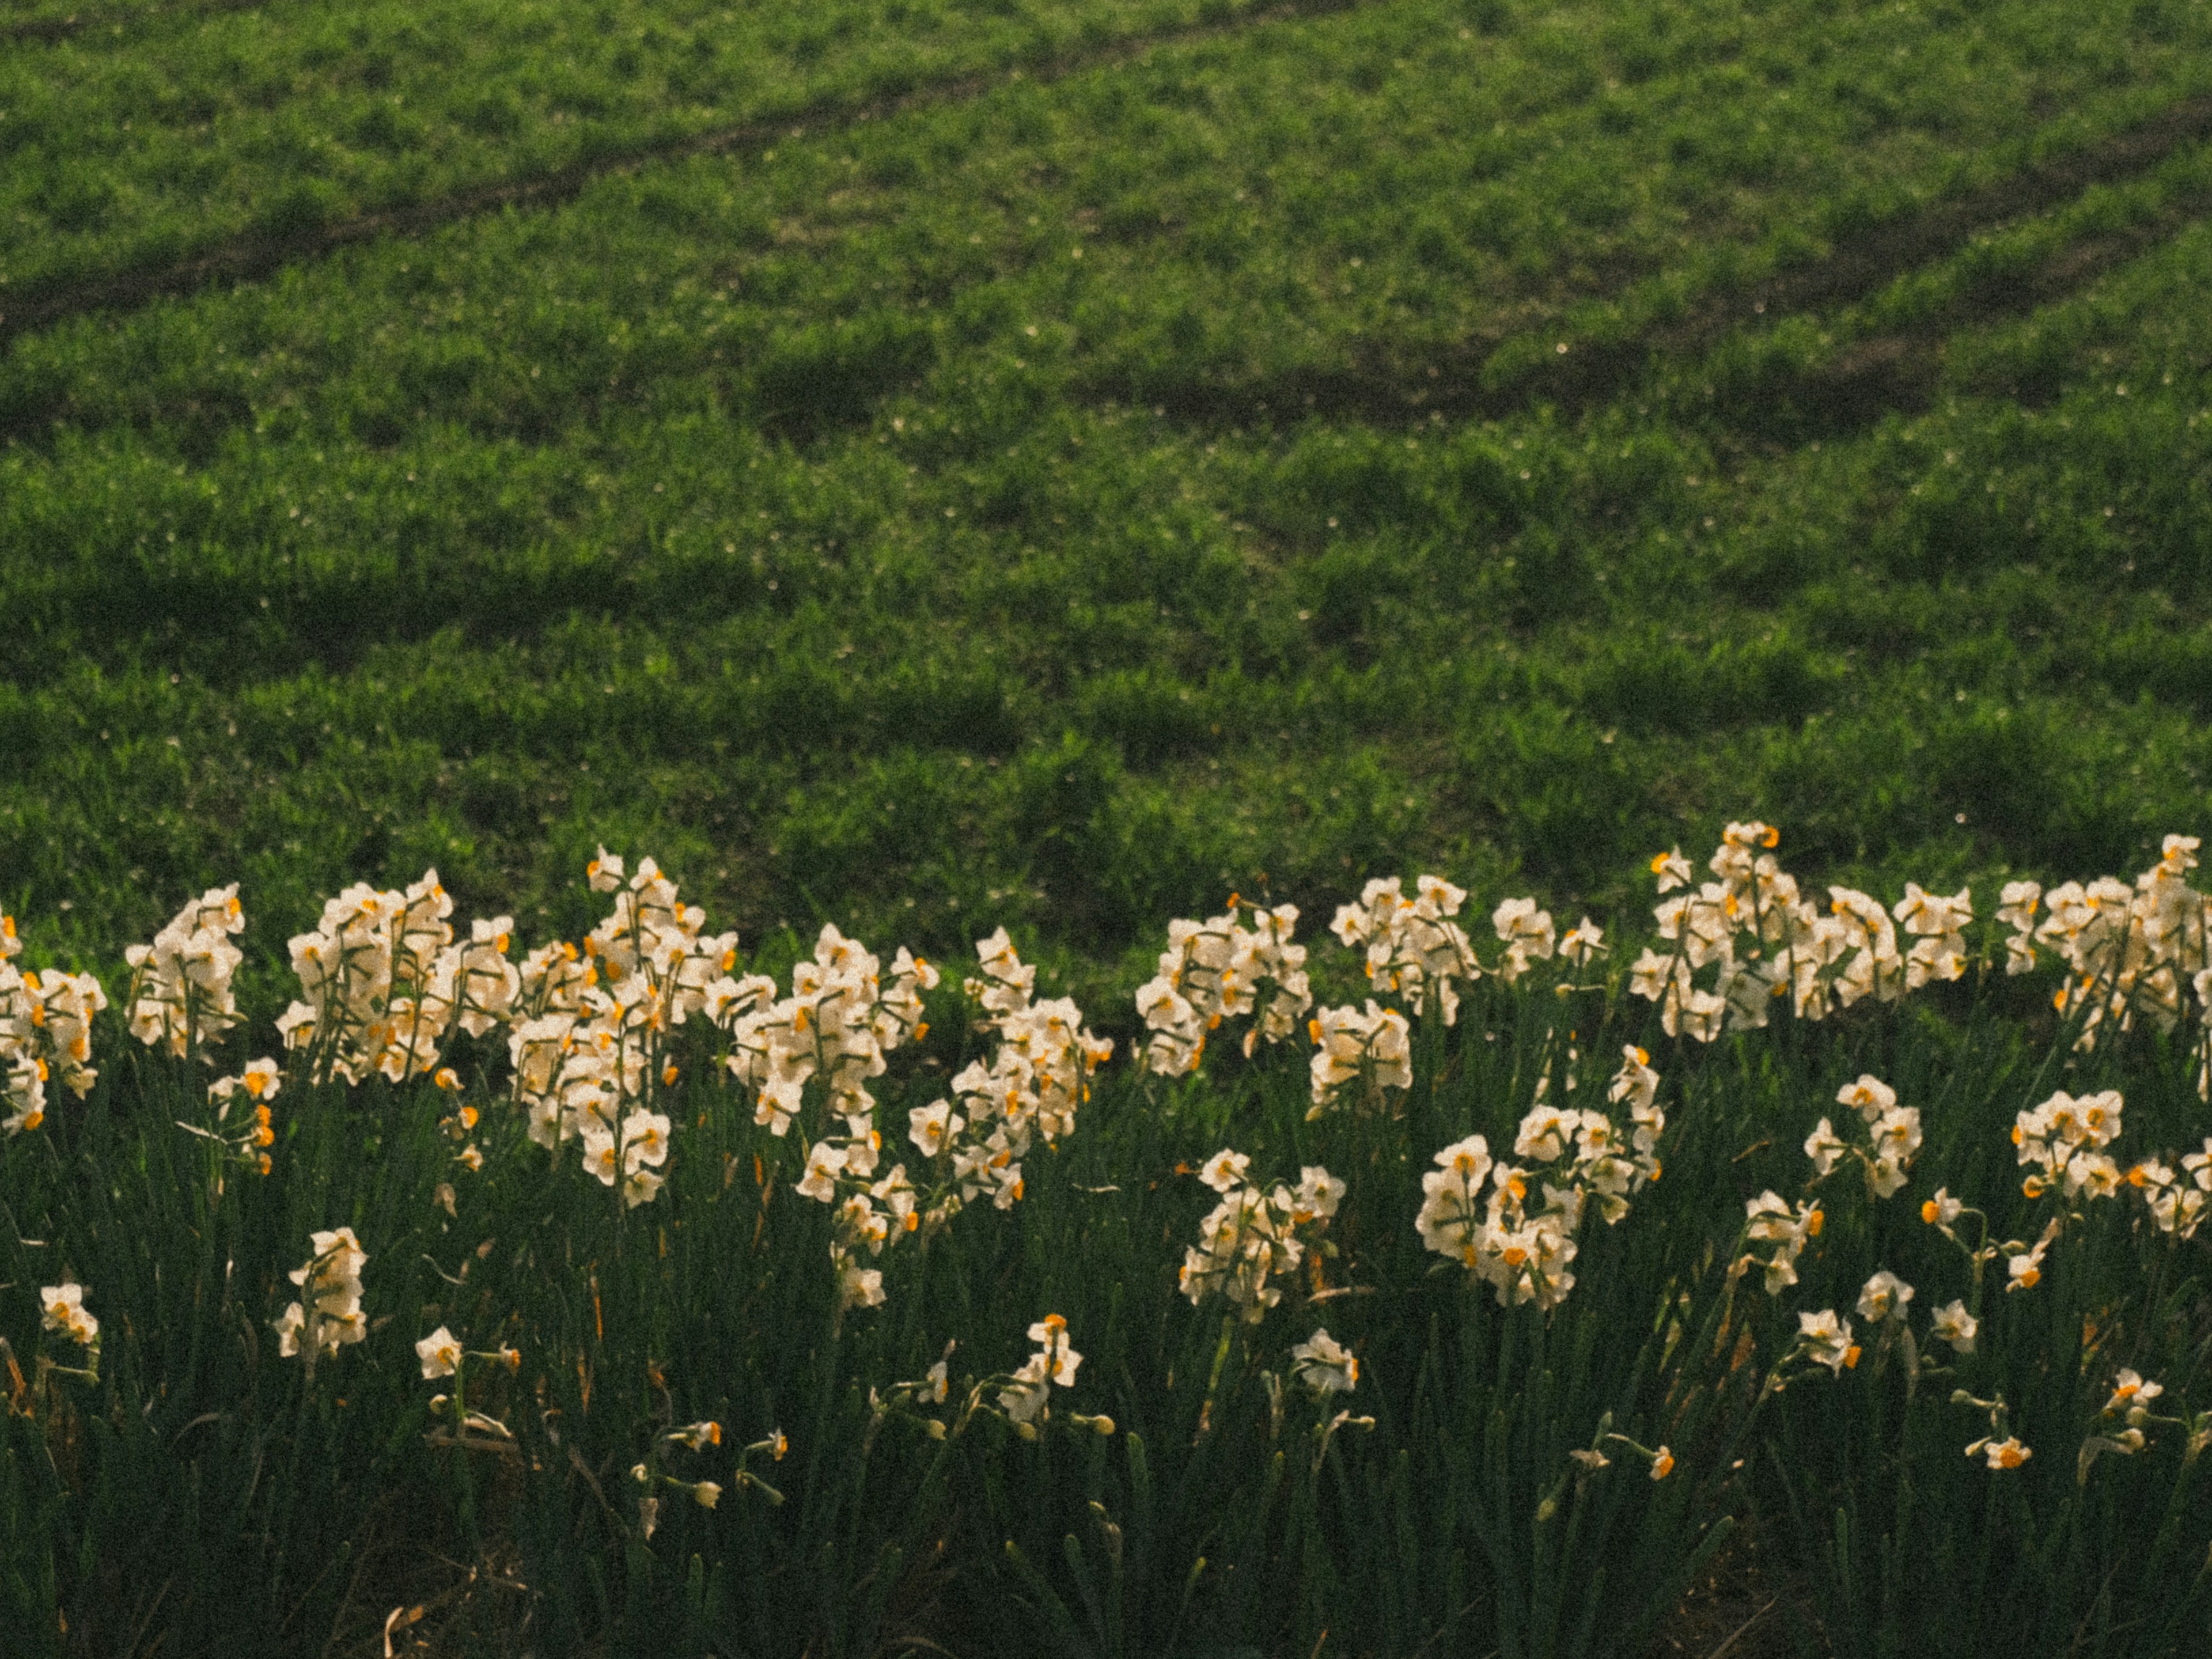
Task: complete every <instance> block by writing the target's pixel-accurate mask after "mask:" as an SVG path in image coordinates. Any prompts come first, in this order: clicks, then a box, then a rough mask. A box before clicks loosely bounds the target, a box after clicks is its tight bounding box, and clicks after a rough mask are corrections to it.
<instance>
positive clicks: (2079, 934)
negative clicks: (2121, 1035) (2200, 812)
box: [1997, 836, 2212, 1089]
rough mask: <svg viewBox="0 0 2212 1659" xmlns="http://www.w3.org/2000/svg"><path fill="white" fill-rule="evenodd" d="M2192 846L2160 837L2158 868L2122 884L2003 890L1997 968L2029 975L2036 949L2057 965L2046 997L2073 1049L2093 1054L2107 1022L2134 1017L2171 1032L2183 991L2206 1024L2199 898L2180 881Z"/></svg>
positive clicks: (2211, 957)
mask: <svg viewBox="0 0 2212 1659" xmlns="http://www.w3.org/2000/svg"><path fill="white" fill-rule="evenodd" d="M2197 846H2198V842H2197V837H2196V836H2166V840H2165V842H2164V845H2163V847H2162V848H2161V850H2160V857H2159V860H2158V862H2157V863H2156V864H2154V865H2153V866H2151V867H2150V868H2149V869H2148V870H2146V871H2144V872H2142V874H2141V875H2139V876H2137V877H2136V879H2135V884H2134V885H2133V886H2132V887H2130V885H2129V884H2127V883H2126V882H2124V881H2120V880H2117V879H2115V878H2112V877H2111V876H2101V877H2100V878H2097V879H2096V880H2095V881H2093V882H2090V883H2089V884H2087V886H2084V885H2083V884H2081V883H2080V882H2076V881H2069V882H2067V883H2065V884H2063V885H2062V886H2058V887H2054V888H2052V889H2051V890H2050V891H2049V892H2047V893H2046V892H2045V891H2044V890H2042V889H2041V888H2040V887H2039V886H2038V885H2037V884H2035V883H2034V882H2032V881H2015V882H2011V883H2008V884H2007V885H2006V887H2005V890H2004V904H2003V908H2001V909H1999V910H1998V912H1997V919H1998V920H1999V921H2002V922H2004V923H2006V924H2007V925H2008V927H2011V928H2012V930H2013V933H2012V937H2011V938H2010V939H2008V940H2007V941H2006V959H2005V971H2006V972H2008V973H2012V974H2022V973H2026V972H2027V971H2028V970H2029V969H2032V968H2033V967H2034V966H2035V963H2036V946H2037V945H2042V946H2044V947H2045V948H2046V949H2048V950H2050V951H2051V952H2052V953H2053V954H2055V955H2056V956H2057V957H2058V958H2059V960H2060V961H2061V962H2063V963H2064V964H2065V968H2066V982H2065V983H2064V984H2063V985H2061V986H2060V987H2058V991H2057V994H2056V996H2055V997H2054V999H2053V1000H2054V1001H2055V1002H2056V1003H2057V1007H2058V1011H2059V1012H2061V1013H2062V1014H2078V1015H2079V1016H2080V1018H2081V1033H2080V1035H2079V1036H2078V1037H2077V1038H2076V1043H2077V1046H2079V1047H2081V1048H2093V1047H2094V1046H2095V1044H2096V1039H2097V1032H2098V1028H2099V1027H2100V1026H2101V1025H2102V1024H2104V1023H2105V1021H2106V1019H2108V1018H2109V1019H2111V1020H2112V1022H2113V1023H2114V1024H2116V1025H2117V1026H2118V1029H2119V1030H2123V1031H2124V1030H2129V1029H2130V1026H2131V1025H2132V1024H2133V1023H2134V1020H2135V1018H2136V1015H2137V1014H2142V1015H2144V1016H2146V1017H2148V1018H2149V1019H2150V1020H2151V1021H2152V1022H2153V1023H2154V1024H2156V1026H2157V1027H2158V1029H2159V1030H2161V1031H2166V1030H2172V1029H2173V1026H2174V1024H2175V1023H2176V1022H2177V1021H2179V1018H2181V1012H2182V1006H2183V1000H2184V997H2183V987H2185V985H2186V986H2191V987H2193V988H2194V989H2195V990H2196V992H2197V1000H2198V1002H2199V1004H2200V1005H2202V1006H2203V1007H2204V1008H2205V1009H2207V1010H2208V1019H2212V940H2209V939H2208V934H2207V929H2206V915H2205V899H2204V896H2203V894H2202V893H2199V892H2197V890H2195V889H2194V888H2192V887H2191V886H2190V885H2189V884H2188V882H2187V881H2186V880H2185V877H2186V875H2187V873H2188V872H2190V871H2191V870H2193V869H2195V868H2196V867H2197ZM2039 915H2040V917H2041V920H2040V921H2038V919H2037V918H2038V916H2039ZM2203 1086H2204V1085H2203V1083H2202V1082H2200V1085H2199V1087H2200V1089H2202V1088H2203Z"/></svg>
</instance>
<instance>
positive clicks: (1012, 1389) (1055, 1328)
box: [999, 1314, 1083, 1436]
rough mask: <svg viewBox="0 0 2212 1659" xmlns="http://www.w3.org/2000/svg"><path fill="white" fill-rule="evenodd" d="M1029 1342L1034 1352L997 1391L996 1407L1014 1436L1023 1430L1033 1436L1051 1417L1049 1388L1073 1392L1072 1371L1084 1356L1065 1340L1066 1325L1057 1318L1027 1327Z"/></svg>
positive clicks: (1057, 1316)
mask: <svg viewBox="0 0 2212 1659" xmlns="http://www.w3.org/2000/svg"><path fill="white" fill-rule="evenodd" d="M1030 1341H1032V1342H1034V1343H1036V1344H1037V1350H1036V1352H1035V1353H1033V1354H1031V1355H1030V1357H1029V1358H1028V1359H1026V1360H1025V1361H1024V1362H1023V1364H1022V1368H1021V1369H1020V1370H1018V1371H1016V1372H1015V1373H1014V1374H1013V1376H1012V1377H1011V1378H1010V1379H1009V1380H1008V1382H1007V1383H1006V1387H1005V1388H1003V1389H1000V1391H999V1405H1000V1408H1001V1409H1002V1410H1004V1411H1005V1413H1006V1419H1007V1421H1009V1422H1011V1423H1012V1424H1013V1425H1015V1429H1016V1431H1017V1432H1018V1431H1022V1430H1024V1429H1026V1430H1027V1431H1029V1435H1030V1436H1034V1435H1035V1434H1036V1425H1038V1424H1039V1423H1042V1422H1043V1421H1044V1420H1045V1419H1047V1418H1048V1417H1050V1416H1051V1415H1052V1409H1051V1407H1050V1406H1049V1405H1048V1404H1047V1403H1046V1402H1047V1399H1048V1396H1049V1395H1050V1394H1051V1391H1052V1385H1053V1384H1054V1383H1057V1384H1058V1385H1059V1386H1060V1387H1061V1388H1063V1389H1072V1388H1073V1387H1074V1386H1075V1368H1076V1367H1077V1366H1079V1365H1080V1364H1082V1363H1083V1356H1082V1355H1081V1354H1079V1353H1078V1352H1076V1351H1075V1345H1074V1344H1073V1343H1072V1342H1070V1341H1069V1340H1068V1339H1067V1322H1066V1320H1065V1319H1063V1318H1061V1317H1060V1316H1059V1315H1058V1314H1047V1315H1046V1316H1044V1317H1043V1318H1042V1319H1040V1320H1039V1321H1037V1322H1036V1324H1034V1325H1032V1326H1030Z"/></svg>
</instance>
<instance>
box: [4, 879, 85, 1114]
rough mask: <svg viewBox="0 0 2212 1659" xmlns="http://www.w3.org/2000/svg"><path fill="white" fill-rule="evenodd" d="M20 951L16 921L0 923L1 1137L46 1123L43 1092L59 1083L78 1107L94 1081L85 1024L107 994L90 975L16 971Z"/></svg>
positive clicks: (58, 971) (8, 919) (58, 970)
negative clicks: (75, 1098)
mask: <svg viewBox="0 0 2212 1659" xmlns="http://www.w3.org/2000/svg"><path fill="white" fill-rule="evenodd" d="M22 948H23V945H22V941H21V939H18V938H16V936H15V918H14V917H13V916H0V1106H4V1107H5V1108H6V1109H7V1116H6V1117H5V1118H4V1119H0V1130H4V1131H5V1132H6V1133H9V1134H11V1135H12V1134H15V1133H19V1132H21V1131H22V1130H25V1129H35V1128H37V1127H39V1126H40V1124H41V1123H43V1122H45V1121H46V1085H47V1084H48V1083H49V1082H50V1081H54V1080H58V1081H60V1082H62V1083H64V1084H66V1085H69V1087H70V1090H71V1091H73V1092H74V1093H75V1094H76V1097H77V1098H78V1099H80V1100H82V1098H83V1097H85V1096H86V1094H88V1092H90V1091H91V1089H92V1085H93V1083H94V1080H95V1079H97V1078H98V1077H99V1075H100V1073H98V1072H96V1071H94V1069H93V1066H92V1017H93V1016H94V1014H96V1013H98V1012H100V1010H101V1009H103V1008H105V1007H106V1006H107V994H106V992H105V991H103V990H102V989H101V988H100V981H99V980H98V978H96V977H95V976H94V975H91V974H66V973H64V972H62V971H61V970H60V969H47V970H46V972H45V973H42V974H40V973H31V974H26V973H22V972H21V971H19V970H18V969H16V967H15V963H14V962H12V961H11V960H9V958H11V957H14V956H15V955H16V954H17V953H18V952H20V951H21V950H22Z"/></svg>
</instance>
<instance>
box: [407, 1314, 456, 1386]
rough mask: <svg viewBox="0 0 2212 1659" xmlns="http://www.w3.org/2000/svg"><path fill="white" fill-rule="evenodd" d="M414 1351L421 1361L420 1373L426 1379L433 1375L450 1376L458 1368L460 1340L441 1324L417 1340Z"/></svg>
mask: <svg viewBox="0 0 2212 1659" xmlns="http://www.w3.org/2000/svg"><path fill="white" fill-rule="evenodd" d="M415 1353H416V1358H419V1359H420V1360H422V1375H423V1377H424V1378H425V1379H426V1380H427V1379H428V1378H430V1377H435V1376H452V1375H453V1373H454V1372H455V1371H456V1370H459V1368H460V1364H461V1345H460V1342H459V1340H458V1339H457V1338H456V1337H455V1336H454V1335H453V1333H452V1332H451V1331H449V1330H447V1328H445V1327H444V1326H443V1325H441V1326H439V1327H438V1328H437V1329H436V1330H435V1331H433V1332H431V1333H430V1334H429V1335H428V1336H426V1337H424V1338H423V1339H422V1340H421V1341H420V1342H417V1343H416V1345H415Z"/></svg>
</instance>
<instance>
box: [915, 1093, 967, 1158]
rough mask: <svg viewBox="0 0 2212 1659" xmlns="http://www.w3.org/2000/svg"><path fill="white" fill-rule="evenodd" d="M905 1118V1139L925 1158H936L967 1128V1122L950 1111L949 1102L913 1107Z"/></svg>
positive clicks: (934, 1102)
mask: <svg viewBox="0 0 2212 1659" xmlns="http://www.w3.org/2000/svg"><path fill="white" fill-rule="evenodd" d="M906 1118H907V1124H908V1129H907V1138H908V1139H909V1140H911V1141H913V1142H914V1144H915V1146H919V1147H920V1148H921V1152H922V1156H923V1157H925V1158H935V1157H937V1156H938V1155H939V1153H940V1152H944V1150H945V1146H946V1145H947V1144H948V1143H950V1142H951V1141H952V1140H954V1139H957V1138H958V1136H959V1133H960V1132H961V1131H962V1130H963V1129H964V1128H966V1127H968V1120H967V1119H966V1118H964V1117H963V1116H961V1115H960V1114H959V1113H957V1112H956V1111H954V1110H953V1109H952V1106H951V1102H949V1101H943V1100H933V1101H932V1102H930V1103H929V1104H928V1105H927V1106H916V1107H914V1108H912V1109H909V1110H908V1113H907V1115H906Z"/></svg>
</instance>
